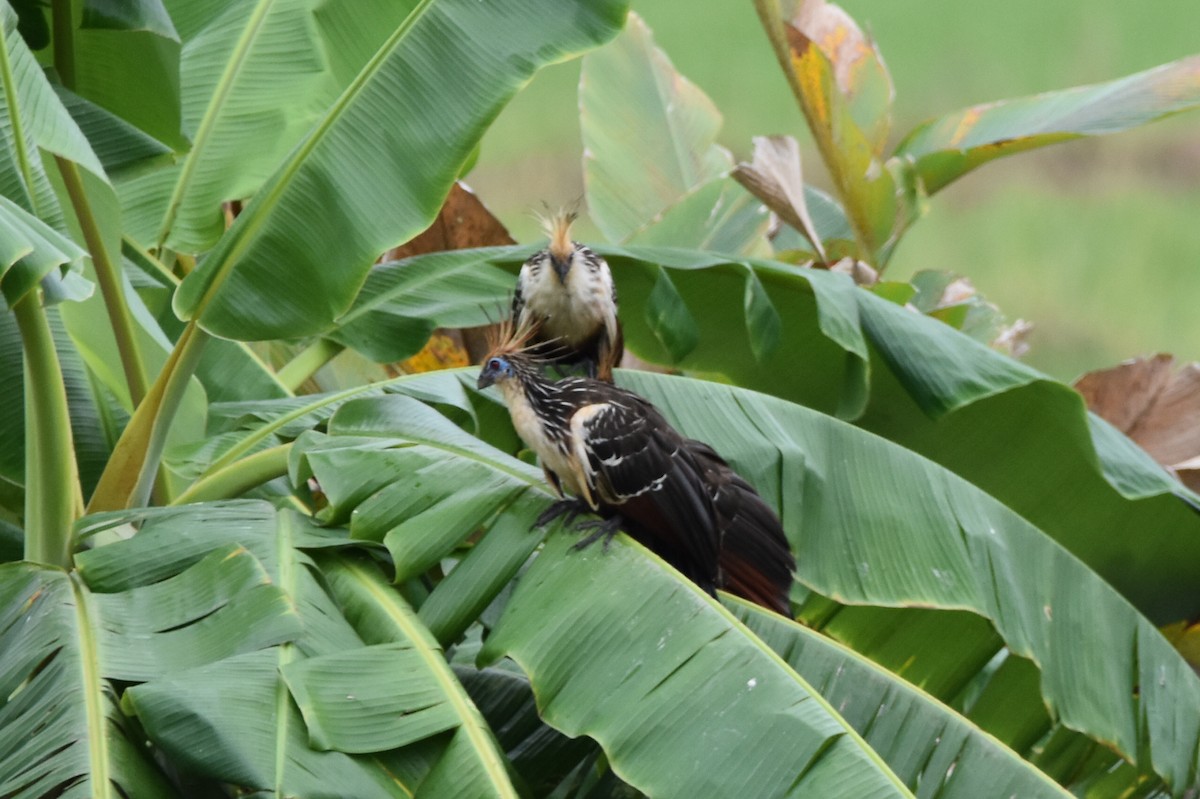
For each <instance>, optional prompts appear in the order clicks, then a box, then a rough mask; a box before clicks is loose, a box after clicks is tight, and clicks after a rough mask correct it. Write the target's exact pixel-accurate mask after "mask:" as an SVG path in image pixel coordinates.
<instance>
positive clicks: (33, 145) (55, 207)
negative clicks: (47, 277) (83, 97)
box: [0, 3, 104, 229]
mask: <svg viewBox="0 0 1200 799" xmlns="http://www.w3.org/2000/svg"><path fill="white" fill-rule="evenodd" d="M0 25H2V26H3V36H0V82H3V85H4V92H3V96H2V97H0V117H2V118H3V126H2V128H3V134H2V138H3V144H4V146H3V147H0V194H2V195H3V196H5V197H7V198H8V199H10V200H12V201H13V202H15V203H16V204H17V205H19V206H21V207H22V208H24V209H25V210H26V211H29V212H31V213H32V214H34V215H35V216H37V217H38V218H39V219H41V220H42V221H43V222H45V223H46V224H48V225H49V226H51V227H53V228H58V229H61V228H62V209H61V208H60V207H59V204H58V199H57V198H56V197H55V196H54V190H53V188H52V187H51V185H50V181H49V178H48V177H47V175H46V167H45V164H44V163H43V162H42V158H41V157H40V152H39V151H45V152H47V153H50V154H53V155H56V156H60V157H62V158H65V159H67V160H70V161H74V162H75V163H77V164H79V165H80V166H82V167H83V168H84V169H86V170H88V171H89V172H91V173H92V174H94V175H97V176H100V177H103V176H104V170H103V168H101V166H100V162H99V161H98V160H97V159H96V155H95V153H94V152H93V151H92V147H91V145H90V144H89V143H88V140H87V139H86V138H84V136H83V133H82V132H80V130H79V127H78V126H77V125H76V124H75V122H74V121H73V120H72V119H71V115H70V114H68V113H67V110H66V109H65V108H64V107H63V104H62V102H60V101H59V99H58V96H57V95H56V94H55V93H54V89H53V88H51V86H50V83H49V81H47V80H46V76H45V74H44V73H43V72H42V68H41V67H40V66H39V65H38V63H37V60H36V59H35V58H34V55H33V53H31V52H29V48H28V47H27V46H26V45H25V42H24V40H23V39H22V38H21V35H20V34H19V33H18V32H17V15H16V13H15V12H13V10H12V8H11V7H10V6H9V5H8V4H7V3H5V4H3V5H2V6H0Z"/></svg>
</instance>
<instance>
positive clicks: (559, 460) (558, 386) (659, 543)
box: [478, 339, 794, 615]
mask: <svg viewBox="0 0 1200 799" xmlns="http://www.w3.org/2000/svg"><path fill="white" fill-rule="evenodd" d="M541 367H542V361H541V360H540V359H539V358H538V357H537V356H536V355H534V354H531V352H530V351H529V350H528V349H527V348H525V347H523V346H522V342H521V340H520V339H517V340H516V341H510V342H508V343H502V344H500V345H499V346H497V347H496V348H494V349H493V350H492V352H491V353H490V354H489V355H488V357H487V358H486V359H485V360H484V364H483V369H482V370H481V371H480V374H479V381H478V385H479V388H480V389H483V388H486V387H487V386H490V385H493V384H495V385H496V386H498V387H499V389H500V393H501V394H502V395H503V396H504V399H505V402H506V403H507V405H508V409H509V413H510V414H511V416H512V420H513V426H514V427H515V428H516V430H517V433H518V434H519V435H520V436H521V438H522V440H524V441H525V443H526V444H527V445H528V446H529V448H530V449H532V450H533V451H534V452H535V453H537V455H538V457H539V458H540V460H541V463H542V468H543V470H544V471H545V473H546V479H547V480H548V481H549V482H550V484H551V485H552V486H553V487H554V489H555V491H556V492H557V493H558V494H559V496H560V497H564V498H563V499H562V500H561V501H560V502H557V503H555V504H554V505H552V506H551V507H550V508H549V509H548V510H547V511H546V512H545V513H543V514H542V516H541V517H540V518H539V519H538V521H537V524H538V525H543V524H547V523H549V522H550V521H553V520H554V519H555V518H558V517H559V516H563V515H566V516H567V521H568V523H570V522H573V521H574V519H575V517H577V516H578V515H580V514H581V513H586V512H588V511H591V512H594V513H595V514H596V515H598V516H599V519H594V520H588V521H584V522H581V523H579V524H577V525H576V529H579V530H592V531H593V532H592V534H591V535H589V536H588V537H586V538H584V539H583V540H581V541H580V542H579V544H577V545H576V546H577V547H584V546H587V545H589V544H591V543H592V542H594V541H596V540H597V539H600V538H605V540H606V541H607V539H608V538H611V537H612V536H613V535H615V534H616V533H617V531H618V530H620V529H623V530H625V531H626V532H628V533H629V534H630V535H632V536H633V537H634V538H635V539H637V540H638V541H640V542H642V543H643V544H645V545H646V546H647V547H649V548H650V549H651V550H653V551H654V552H656V553H657V554H658V555H660V556H661V557H662V558H663V559H664V560H666V561H667V562H668V563H670V564H671V565H673V566H674V567H675V568H677V569H678V570H679V571H681V572H682V573H683V574H684V575H685V576H686V577H688V579H690V580H692V581H693V582H694V583H696V584H697V585H699V586H700V587H701V588H702V589H704V590H705V591H707V592H709V593H713V592H714V591H715V589H717V588H728V589H729V590H730V591H731V592H732V593H735V594H738V595H740V596H742V597H745V598H746V599H749V600H751V601H753V602H757V603H758V604H760V605H763V606H764V607H767V608H770V609H772V610H776V611H778V612H780V613H783V614H784V615H790V613H789V605H788V599H787V594H788V589H789V588H790V586H791V582H792V574H791V573H792V569H793V566H794V562H793V559H792V555H791V551H790V550H789V549H788V545H787V539H786V538H785V537H784V534H783V528H782V526H781V525H780V523H779V519H778V517H776V516H775V514H774V512H773V511H772V510H771V509H770V507H769V506H768V505H767V504H766V503H765V502H764V501H763V499H762V498H761V497H759V496H758V494H757V493H755V491H754V489H753V488H752V487H751V486H750V484H749V483H747V482H746V481H745V480H743V479H742V478H741V477H739V476H738V475H737V474H736V473H734V472H733V470H732V469H730V468H729V466H728V464H726V463H725V461H724V460H722V459H721V457H720V456H719V455H718V454H717V453H716V452H715V451H714V450H713V449H712V447H710V446H709V445H707V444H705V443H703V442H701V441H696V440H694V439H688V438H685V437H684V436H682V435H681V434H680V433H679V432H678V431H676V430H675V429H674V428H673V427H672V426H671V425H670V423H668V422H667V420H666V419H665V418H663V416H662V414H661V413H659V411H658V409H657V408H655V407H654V406H653V405H652V404H651V403H650V402H649V401H647V400H646V399H644V398H642V397H640V396H638V395H637V394H635V393H633V392H632V391H628V390H626V389H623V388H619V387H617V386H614V385H612V384H610V383H605V382H602V381H600V380H594V379H590V378H584V377H565V378H561V379H558V380H551V379H549V378H547V377H546V376H545V375H544V374H543V372H542V368H541ZM568 495H569V497H570V498H568Z"/></svg>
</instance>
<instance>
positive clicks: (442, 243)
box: [379, 181, 517, 374]
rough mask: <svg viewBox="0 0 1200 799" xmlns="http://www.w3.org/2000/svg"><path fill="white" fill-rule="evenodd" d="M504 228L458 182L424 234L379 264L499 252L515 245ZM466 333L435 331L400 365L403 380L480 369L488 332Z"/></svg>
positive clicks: (466, 330)
mask: <svg viewBox="0 0 1200 799" xmlns="http://www.w3.org/2000/svg"><path fill="white" fill-rule="evenodd" d="M516 243H517V242H516V239H514V238H513V237H512V236H510V235H509V233H508V229H507V228H505V227H504V224H503V223H502V222H501V221H500V220H499V219H497V218H496V217H495V216H493V215H492V212H491V211H489V210H488V209H487V207H486V206H485V205H484V204H483V202H482V201H481V200H480V199H479V197H478V196H476V194H475V192H473V191H471V189H470V188H468V187H467V185H466V184H464V183H463V182H462V181H459V182H457V183H455V184H454V186H453V187H452V188H451V189H450V194H449V196H447V197H446V202H445V203H443V204H442V210H441V211H439V212H438V215H437V218H436V219H434V220H433V224H431V225H430V226H429V227H428V228H426V229H425V230H424V231H423V232H422V233H420V234H419V235H417V236H416V237H415V238H413V239H411V240H410V241H408V242H407V243H405V244H402V245H400V246H399V247H395V248H393V249H391V250H388V251H387V252H385V253H384V254H383V255H382V256H381V257H380V259H379V260H380V261H381V262H382V261H398V260H400V259H402V258H410V257H412V256H414V255H425V254H426V253H431V252H444V251H445V250H465V249H470V248H474V247H501V246H506V245H509V244H516ZM489 327H491V326H490V325H485V326H483V327H467V328H463V329H461V330H446V329H443V328H438V329H437V330H435V331H434V333H433V336H432V337H431V338H430V339H429V342H428V343H426V345H425V348H424V349H422V350H421V351H420V352H418V353H417V354H416V355H414V356H413V357H411V358H409V359H408V360H407V361H404V363H402V364H401V365H400V368H401V369H402V370H403V373H405V374H411V373H413V372H428V371H433V370H435V369H451V368H454V367H456V366H466V365H468V364H471V363H478V362H479V361H480V360H482V358H483V356H484V355H486V354H487V351H488V346H487V336H486V332H485V331H487V329H488V328H489Z"/></svg>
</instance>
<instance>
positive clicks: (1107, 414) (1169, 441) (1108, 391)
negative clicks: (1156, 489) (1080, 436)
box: [1075, 354, 1200, 490]
mask: <svg viewBox="0 0 1200 799" xmlns="http://www.w3.org/2000/svg"><path fill="white" fill-rule="evenodd" d="M1075 389H1076V390H1077V391H1078V392H1079V393H1080V394H1082V395H1083V399H1084V401H1085V402H1086V403H1087V406H1088V408H1090V409H1091V410H1092V411H1093V412H1094V413H1096V414H1097V415H1098V416H1100V417H1102V418H1103V419H1105V420H1106V421H1107V422H1109V423H1110V424H1112V425H1113V426H1114V427H1116V428H1117V429H1118V430H1120V431H1121V432H1122V433H1124V434H1125V435H1127V436H1129V437H1130V438H1131V439H1133V440H1134V441H1135V442H1136V443H1137V444H1138V445H1139V446H1141V448H1142V449H1144V450H1146V452H1148V453H1150V456H1151V457H1153V458H1154V459H1155V460H1156V461H1158V462H1159V463H1161V464H1162V465H1163V466H1166V467H1167V468H1168V469H1170V470H1172V471H1174V472H1175V473H1176V474H1177V475H1178V476H1179V477H1180V479H1181V480H1183V482H1185V483H1186V484H1187V485H1188V486H1190V487H1192V488H1193V489H1194V490H1200V423H1198V421H1200V363H1189V364H1185V365H1184V366H1182V367H1181V368H1179V369H1176V367H1175V358H1174V357H1172V356H1171V355H1167V354H1159V355H1155V356H1154V357H1152V358H1135V359H1134V360H1131V361H1126V362H1125V363H1122V364H1118V365H1117V366H1114V367H1112V368H1111V369H1101V370H1098V371H1095V372H1089V373H1088V374H1086V375H1084V376H1083V377H1081V378H1079V380H1078V381H1076V383H1075Z"/></svg>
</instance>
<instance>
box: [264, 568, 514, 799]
mask: <svg viewBox="0 0 1200 799" xmlns="http://www.w3.org/2000/svg"><path fill="white" fill-rule="evenodd" d="M321 563H322V566H323V568H322V573H323V575H324V576H325V578H326V579H327V580H328V581H329V585H330V590H331V591H332V593H333V595H334V596H335V597H336V598H337V599H338V601H339V604H340V605H341V607H342V608H343V610H344V612H345V613H346V616H347V618H349V619H350V620H351V622H352V623H353V624H354V625H355V628H356V629H357V630H358V632H359V634H360V635H361V636H362V637H363V640H364V641H366V642H367V643H368V644H371V645H370V646H367V647H364V648H362V649H358V650H354V651H349V652H344V653H337V654H331V655H327V656H325V657H322V658H314V659H311V660H306V661H302V662H300V663H297V664H294V665H293V666H291V667H288V668H286V669H285V670H284V677H285V679H286V680H287V681H288V685H289V686H290V687H291V689H292V695H293V696H294V697H295V698H296V701H297V702H298V704H299V705H300V707H301V709H302V710H303V711H304V715H305V719H306V720H307V721H308V727H309V731H310V734H311V735H312V736H313V742H314V743H315V744H318V745H319V746H321V747H322V748H324V747H328V748H333V749H338V750H341V751H365V752H371V751H377V750H379V749H381V748H384V747H387V746H397V745H400V744H403V743H406V742H408V741H410V740H413V739H420V738H425V737H427V736H428V735H430V734H431V732H440V731H442V730H454V732H453V734H452V735H451V736H450V738H449V741H448V742H447V743H446V747H445V750H444V753H443V754H442V756H441V758H440V759H439V760H438V761H437V762H436V763H435V764H434V765H433V767H432V769H431V770H430V772H429V774H428V775H427V776H426V777H425V779H424V781H422V783H421V786H420V795H423V796H463V797H476V796H478V797H490V796H508V797H516V796H517V795H518V790H517V788H516V787H515V786H514V784H513V782H512V779H511V777H510V775H509V770H510V768H511V767H510V766H509V765H508V762H507V758H506V757H505V756H504V753H503V751H502V750H500V748H499V746H498V744H497V742H496V740H495V736H494V735H493V733H492V731H491V729H490V728H489V727H488V725H487V723H486V722H485V721H484V719H483V716H482V715H480V713H479V710H478V709H477V708H476V707H475V704H474V703H473V702H472V701H471V698H470V696H469V695H468V694H467V692H466V690H465V689H464V688H463V687H462V685H461V684H460V683H459V682H458V680H457V678H456V677H455V676H454V673H453V671H452V670H451V668H450V664H449V663H448V662H447V661H446V658H445V656H444V654H443V652H442V649H441V646H440V645H439V644H438V643H437V642H436V641H435V640H434V638H433V636H432V635H431V634H430V633H429V631H428V630H427V628H426V627H425V625H424V624H423V623H422V622H421V620H420V619H419V618H418V617H417V615H416V613H415V612H414V611H413V609H412V608H411V607H410V606H409V605H408V603H407V602H405V601H404V599H403V598H402V597H401V596H400V595H399V594H398V593H397V592H396V591H395V590H394V589H393V588H392V586H391V585H390V584H389V582H388V580H387V579H386V578H385V577H384V576H383V575H382V574H381V573H380V570H379V568H378V567H377V566H376V565H375V564H373V563H370V562H367V561H362V562H355V561H352V560H349V559H346V558H339V559H325V560H322V561H321Z"/></svg>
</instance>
